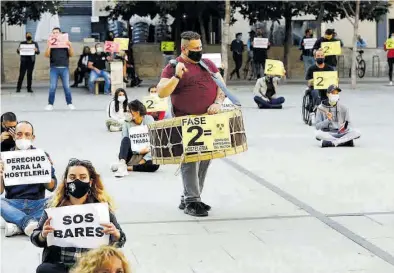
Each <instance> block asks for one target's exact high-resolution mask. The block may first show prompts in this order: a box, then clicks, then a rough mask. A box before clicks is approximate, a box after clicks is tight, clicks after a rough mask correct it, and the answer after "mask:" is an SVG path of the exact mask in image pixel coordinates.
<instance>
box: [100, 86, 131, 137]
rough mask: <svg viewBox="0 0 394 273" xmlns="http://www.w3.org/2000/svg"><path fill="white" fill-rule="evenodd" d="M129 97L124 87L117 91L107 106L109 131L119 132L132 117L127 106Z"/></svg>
mask: <svg viewBox="0 0 394 273" xmlns="http://www.w3.org/2000/svg"><path fill="white" fill-rule="evenodd" d="M127 103H128V99H127V93H126V91H125V90H124V89H123V88H119V89H117V90H116V91H115V95H114V98H113V100H111V102H110V103H109V105H108V107H107V113H108V119H107V121H106V122H105V124H106V126H107V129H108V131H110V132H119V131H122V126H123V123H124V122H125V120H126V119H127V118H129V117H130V115H128V114H129V112H128V111H129V110H128V107H127Z"/></svg>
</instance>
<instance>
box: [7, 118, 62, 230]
mask: <svg viewBox="0 0 394 273" xmlns="http://www.w3.org/2000/svg"><path fill="white" fill-rule="evenodd" d="M34 139H35V136H34V129H33V126H32V125H31V124H30V123H29V122H27V121H21V122H19V123H18V125H17V126H16V128H15V143H16V147H15V151H19V150H29V149H35V147H33V146H32V141H33V140H34ZM11 150H14V149H11ZM47 157H48V159H49V161H50V162H51V164H52V161H51V159H50V158H49V155H48V154H47ZM2 164H3V162H2ZM1 169H3V166H1ZM1 172H3V171H1ZM51 177H52V179H51V180H50V181H48V183H47V184H28V185H15V186H5V185H4V180H3V175H2V174H1V178H0V180H1V181H0V193H1V194H2V193H3V192H4V191H5V197H1V217H3V219H4V220H5V221H6V225H5V236H6V237H10V236H13V235H18V234H23V233H24V234H26V235H27V236H30V235H31V234H32V232H33V230H34V229H35V228H36V227H37V224H38V220H39V219H40V217H41V215H42V213H43V210H44V207H45V204H46V201H47V199H45V190H48V191H53V190H54V189H55V188H56V183H57V180H56V176H55V169H54V168H53V167H52V168H51Z"/></svg>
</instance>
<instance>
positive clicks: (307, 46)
mask: <svg viewBox="0 0 394 273" xmlns="http://www.w3.org/2000/svg"><path fill="white" fill-rule="evenodd" d="M316 40H317V38H305V39H304V41H303V43H304V48H305V49H312V48H313V46H314V45H315V43H316Z"/></svg>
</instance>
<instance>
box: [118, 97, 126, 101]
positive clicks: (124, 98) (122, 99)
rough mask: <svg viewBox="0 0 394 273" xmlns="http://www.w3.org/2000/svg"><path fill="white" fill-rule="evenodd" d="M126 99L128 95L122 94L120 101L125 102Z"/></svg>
mask: <svg viewBox="0 0 394 273" xmlns="http://www.w3.org/2000/svg"><path fill="white" fill-rule="evenodd" d="M125 100H126V97H125V96H120V97H118V101H119V102H124V101H125Z"/></svg>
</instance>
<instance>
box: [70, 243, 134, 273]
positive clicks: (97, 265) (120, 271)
mask: <svg viewBox="0 0 394 273" xmlns="http://www.w3.org/2000/svg"><path fill="white" fill-rule="evenodd" d="M70 273H131V270H130V265H129V262H128V261H127V258H126V256H125V255H124V254H123V252H122V251H120V250H119V249H117V248H115V247H113V246H102V247H100V248H98V249H94V250H91V251H89V252H87V253H86V254H84V255H83V256H82V257H81V258H80V259H79V260H78V263H77V264H76V265H75V266H74V267H73V269H72V270H71V272H70Z"/></svg>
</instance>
